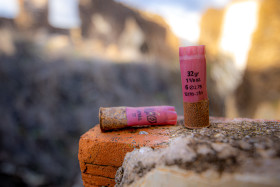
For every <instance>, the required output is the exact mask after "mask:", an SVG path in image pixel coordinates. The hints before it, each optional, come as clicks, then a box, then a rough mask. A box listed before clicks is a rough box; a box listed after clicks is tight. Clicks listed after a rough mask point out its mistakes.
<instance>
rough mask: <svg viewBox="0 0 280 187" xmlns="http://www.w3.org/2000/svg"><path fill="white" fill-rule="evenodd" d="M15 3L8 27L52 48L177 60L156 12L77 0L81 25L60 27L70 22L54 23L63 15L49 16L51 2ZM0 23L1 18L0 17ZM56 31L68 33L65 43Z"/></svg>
mask: <svg viewBox="0 0 280 187" xmlns="http://www.w3.org/2000/svg"><path fill="white" fill-rule="evenodd" d="M19 2H20V3H19V5H20V8H19V14H18V16H17V17H16V18H15V19H14V20H12V22H13V27H12V28H13V29H17V30H18V31H20V32H24V33H25V34H27V35H30V37H31V38H33V39H34V41H36V42H38V43H39V44H40V45H43V47H46V49H48V50H50V51H52V52H53V51H56V53H61V52H64V51H65V48H67V49H68V50H69V49H71V50H70V51H71V52H69V53H70V54H71V53H73V52H75V53H77V54H80V55H81V56H87V57H92V56H95V57H98V58H103V59H107V60H113V61H122V62H123V61H127V62H128V61H137V62H139V61H142V62H143V61H145V62H151V61H160V62H163V63H166V64H172V63H173V64H175V63H176V64H177V60H176V59H177V58H178V57H177V49H178V46H179V41H178V39H177V37H176V36H175V35H174V34H173V33H172V31H171V30H170V28H169V26H168V25H167V24H166V23H165V21H164V20H163V19H162V18H161V17H160V16H157V15H152V14H148V13H145V12H140V11H138V10H135V9H132V8H129V7H127V6H124V5H123V4H120V3H117V2H114V1H113V0H80V1H79V5H78V6H79V7H77V8H78V9H79V11H80V21H81V27H77V28H70V29H65V27H64V26H65V24H68V25H69V24H70V25H71V23H65V24H63V25H61V27H60V28H59V26H58V21H60V22H61V20H63V19H64V18H63V19H62V18H61V19H60V20H58V21H56V20H55V19H54V18H55V16H54V15H53V13H55V12H58V10H57V9H56V8H55V4H57V3H56V1H49V6H48V3H47V1H43V0H32V1H26V0H21V1H19ZM65 2H66V1H65ZM71 2H72V1H71ZM69 3H70V2H69ZM58 4H59V3H58ZM72 4H73V3H72ZM74 5H75V3H74ZM69 7H70V8H71V7H72V8H73V6H69ZM69 7H68V8H69ZM65 8H67V7H65ZM52 9H55V11H53V10H52ZM65 12H66V13H69V12H67V11H65ZM66 13H65V15H68V14H66ZM69 15H70V14H69ZM61 16H63V14H62V15H61ZM68 17H69V16H68ZM48 18H49V20H48ZM65 20H68V19H65ZM75 20H76V21H77V19H74V21H75ZM68 21H69V20H68ZM1 22H3V18H0V23H1ZM50 23H54V24H52V25H51V24H50ZM5 26H7V24H6V25H5ZM60 35H63V37H66V38H68V39H67V40H66V43H65V40H63V43H64V44H63V45H61V44H60V43H61V42H60V41H61V37H60ZM57 39H58V40H57ZM56 40H57V41H56ZM56 44H57V45H56Z"/></svg>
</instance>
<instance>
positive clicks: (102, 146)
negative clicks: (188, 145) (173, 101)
mask: <svg viewBox="0 0 280 187" xmlns="http://www.w3.org/2000/svg"><path fill="white" fill-rule="evenodd" d="M176 129H177V127H176V126H157V127H148V128H137V129H135V128H134V129H124V130H120V131H113V132H106V133H102V132H101V130H100V127H99V125H97V126H96V127H94V128H92V129H90V130H89V131H88V132H86V133H85V134H84V135H83V136H81V138H80V142H79V155H78V157H79V161H80V168H81V172H82V178H83V181H84V185H85V186H92V185H97V186H98V185H105V186H106V185H109V184H110V185H114V184H115V182H114V178H115V174H116V170H117V169H118V167H120V166H121V165H122V162H123V159H124V157H125V154H126V153H127V152H130V151H132V150H133V149H134V148H140V147H143V146H148V147H152V148H161V147H165V146H166V145H167V143H168V141H169V139H170V135H171V134H172V131H176ZM140 131H145V132H147V133H148V134H139V132H140Z"/></svg>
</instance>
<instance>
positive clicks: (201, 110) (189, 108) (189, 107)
mask: <svg viewBox="0 0 280 187" xmlns="http://www.w3.org/2000/svg"><path fill="white" fill-rule="evenodd" d="M183 104H184V121H185V127H187V128H190V129H197V128H203V127H209V126H210V123H209V100H208V99H207V100H202V101H199V102H196V103H187V102H184V103H183Z"/></svg>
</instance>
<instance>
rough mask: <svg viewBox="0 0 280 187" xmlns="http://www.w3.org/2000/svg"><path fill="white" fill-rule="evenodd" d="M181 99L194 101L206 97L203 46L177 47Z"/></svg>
mask: <svg viewBox="0 0 280 187" xmlns="http://www.w3.org/2000/svg"><path fill="white" fill-rule="evenodd" d="M179 57H180V70H181V81H182V92H183V101H184V102H189V103H195V102H198V101H201V100H205V99H208V96H207V87H206V60H205V46H204V45H200V46H189V47H180V48H179Z"/></svg>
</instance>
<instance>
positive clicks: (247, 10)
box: [200, 0, 280, 119]
mask: <svg viewBox="0 0 280 187" xmlns="http://www.w3.org/2000/svg"><path fill="white" fill-rule="evenodd" d="M279 7H280V2H279V1H277V0H266V1H260V0H243V1H233V2H232V3H231V4H229V5H228V6H227V7H226V8H225V9H224V10H215V9H211V10H208V11H206V12H205V14H204V15H203V17H202V22H201V30H202V31H201V35H200V43H201V44H205V45H207V47H208V48H207V54H208V62H209V68H208V69H209V79H210V82H211V81H212V83H213V85H212V86H210V87H211V88H210V92H211V93H210V94H209V95H211V94H212V95H214V96H219V98H220V99H219V101H217V102H222V101H224V102H225V106H224V107H225V114H226V115H227V116H230V117H236V116H242V117H255V118H274V119H279V116H280V113H279V111H280V106H279V103H280V102H279V101H280V92H279V90H280V83H278V82H279V81H276V80H279V78H280V74H279V70H280V53H279V47H280V42H279V41H280V40H279V32H280V9H279ZM216 100H217V99H216ZM214 101H215V99H214Z"/></svg>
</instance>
